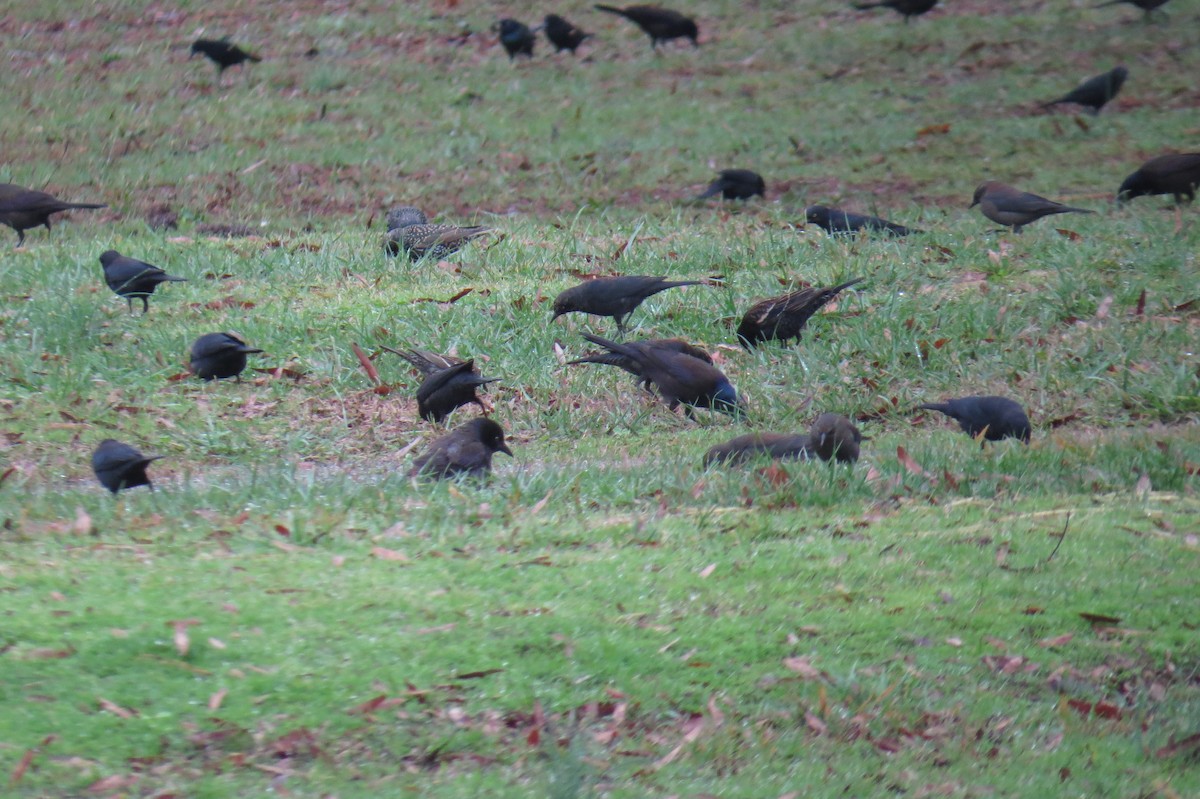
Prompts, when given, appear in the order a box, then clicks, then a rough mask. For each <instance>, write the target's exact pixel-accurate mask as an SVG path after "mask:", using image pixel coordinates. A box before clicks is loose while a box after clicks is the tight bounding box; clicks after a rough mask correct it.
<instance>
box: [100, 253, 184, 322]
mask: <svg viewBox="0 0 1200 799" xmlns="http://www.w3.org/2000/svg"><path fill="white" fill-rule="evenodd" d="M100 265H101V266H102V267H103V268H104V282H105V283H107V284H108V287H109V288H110V289H112V290H113V291H114V292H115V293H116V294H117V296H119V297H124V298H125V301H126V302H127V303H128V304H129V311H130V313H132V312H133V299H134V297H136V298H138V299H139V300H141V301H142V313H148V312H149V311H150V303H149V299H150V295H151V294H153V293H154V290H155V289H156V288H158V285H159V284H160V283H167V282H171V283H183V282H187V278H186V277H175V276H174V275H168V274H167V273H166V272H164V271H163V270H161V269H159V268H158V267H157V266H155V265H154V264H148V263H146V262H145V261H138V260H136V259H134V258H127V257H126V256H124V255H121V254H120V253H119V252H117V251H116V250H106V251H105V252H103V253H101V254H100Z"/></svg>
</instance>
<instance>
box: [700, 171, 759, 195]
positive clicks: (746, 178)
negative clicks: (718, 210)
mask: <svg viewBox="0 0 1200 799" xmlns="http://www.w3.org/2000/svg"><path fill="white" fill-rule="evenodd" d="M766 191H767V182H766V181H765V180H763V178H762V175H760V174H758V173H757V172H752V171H750V170H749V169H722V170H721V171H720V172H718V173H717V179H716V180H714V181H713V182H712V183H710V184H708V188H707V189H705V190H704V193H703V194H701V195H699V196H698V197H696V199H697V200H707V199H708V198H709V197H715V196H716V195H718V194H720V195H721V197H722V198H723V199H726V200H749V199H750V198H751V197H754V196H756V195H757V196H759V197H763V196H765V195H766Z"/></svg>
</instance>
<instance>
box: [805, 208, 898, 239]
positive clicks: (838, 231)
mask: <svg viewBox="0 0 1200 799" xmlns="http://www.w3.org/2000/svg"><path fill="white" fill-rule="evenodd" d="M804 218H805V220H806V221H807V222H808V223H809V224H810V225H816V226H817V227H819V228H821V229H822V230H824V231H825V232H826V233H828V234H829V235H831V236H837V235H846V234H851V233H857V232H858V231H860V230H873V231H878V232H880V233H889V234H891V235H893V236H907V235H908V234H910V233H921V232H922V231H920V230H916V229H915V228H908V227H905V226H904V225H898V224H896V223H895V222H889V221H887V220H886V219H880V218H879V217H877V216H867V215H866V214H856V213H853V212H851V211H843V210H842V209H841V208H830V207H828V206H825V205H810V206H808V207H807V208H805V209H804Z"/></svg>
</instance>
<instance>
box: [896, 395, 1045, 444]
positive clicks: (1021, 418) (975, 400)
mask: <svg viewBox="0 0 1200 799" xmlns="http://www.w3.org/2000/svg"><path fill="white" fill-rule="evenodd" d="M917 407H918V408H924V409H926V410H930V411H940V412H941V413H944V414H946V415H947V416H949V417H950V418H951V419H953V420H955V421H956V422H958V426H959V427H961V428H962V429H963V432H964V433H966V434H967V435H969V436H971V438H978V437H979V435H980V434H981V433H982V434H983V438H984V440H985V441H999V440H1000V439H1002V438H1017V439H1020V440H1021V441H1023V442H1025V443H1026V444H1028V443H1029V432H1030V431H1029V417H1028V416H1026V415H1025V411H1024V410H1023V409H1022V408H1021V406H1020V405H1018V404H1017V403H1016V402H1013V401H1012V400H1010V399H1008V398H1007V397H963V398H962V399H952V400H946V401H945V402H927V403H924V404H922V405H918V406H917ZM980 446H983V442H982V441H981V442H980Z"/></svg>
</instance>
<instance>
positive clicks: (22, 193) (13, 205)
mask: <svg viewBox="0 0 1200 799" xmlns="http://www.w3.org/2000/svg"><path fill="white" fill-rule="evenodd" d="M107 207H108V206H107V205H105V204H104V203H66V202H63V201H62V200H60V199H58V198H57V197H53V196H51V195H49V194H47V193H46V192H44V191H34V190H33V189H27V188H25V187H24V186H18V185H16V184H15V183H0V223H2V224H5V225H8V226H9V227H10V228H12V229H13V230H15V231H17V246H18V247H20V246H21V245H22V244H24V243H25V231H26V230H28V229H29V228H32V227H37V226H39V225H45V227H46V231H47V232H49V230H50V215H51V214H57V213H58V212H59V211H69V210H71V209H72V208H107Z"/></svg>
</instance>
